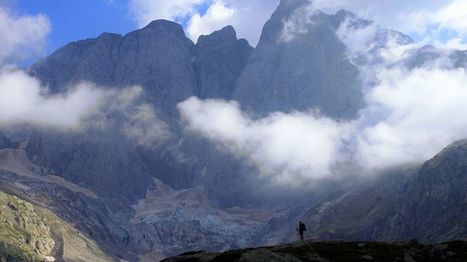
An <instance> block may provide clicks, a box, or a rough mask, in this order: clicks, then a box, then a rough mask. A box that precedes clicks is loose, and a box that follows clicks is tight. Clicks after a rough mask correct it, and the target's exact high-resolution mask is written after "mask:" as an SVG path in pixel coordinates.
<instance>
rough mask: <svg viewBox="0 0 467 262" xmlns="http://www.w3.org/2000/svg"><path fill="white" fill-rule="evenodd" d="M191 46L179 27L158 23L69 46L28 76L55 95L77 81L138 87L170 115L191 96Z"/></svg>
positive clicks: (159, 21) (105, 34) (192, 79)
mask: <svg viewBox="0 0 467 262" xmlns="http://www.w3.org/2000/svg"><path fill="white" fill-rule="evenodd" d="M193 47H194V44H193V43H192V42H191V41H190V40H189V39H188V38H186V37H185V33H184V31H183V29H182V27H181V26H180V25H178V24H176V23H173V22H169V21H165V20H157V21H154V22H152V23H150V24H148V25H147V26H146V27H144V28H142V29H140V30H136V31H134V32H131V33H129V34H127V35H124V36H120V35H116V34H109V33H104V34H102V35H100V36H99V37H97V38H95V39H88V40H83V41H77V42H73V43H70V44H68V45H66V46H65V47H63V48H61V49H59V50H57V51H56V52H55V53H53V54H52V55H50V56H49V57H47V58H45V59H44V60H42V61H40V62H38V63H37V64H35V65H33V66H32V67H31V69H30V72H31V74H32V75H34V76H37V77H38V78H39V79H41V80H42V82H44V83H45V84H48V85H50V87H51V88H52V89H53V90H56V91H59V90H64V89H66V88H67V87H68V85H69V84H74V83H78V82H81V81H90V82H93V83H96V84H98V85H103V86H107V87H123V86H130V85H141V86H143V87H144V89H145V91H146V93H147V96H148V100H149V101H151V102H152V103H153V104H154V105H155V106H156V108H158V110H160V111H162V112H164V113H165V114H167V115H169V116H175V114H176V109H175V105H176V104H177V103H178V102H180V101H182V100H183V99H185V98H186V97H189V96H191V95H194V94H195V75H194V70H193V67H192V65H191V59H192V49H193Z"/></svg>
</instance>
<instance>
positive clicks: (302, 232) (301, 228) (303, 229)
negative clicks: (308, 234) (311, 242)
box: [297, 221, 306, 240]
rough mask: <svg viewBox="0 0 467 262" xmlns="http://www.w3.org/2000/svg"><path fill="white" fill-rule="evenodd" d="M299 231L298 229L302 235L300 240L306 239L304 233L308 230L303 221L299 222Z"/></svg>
mask: <svg viewBox="0 0 467 262" xmlns="http://www.w3.org/2000/svg"><path fill="white" fill-rule="evenodd" d="M297 231H298V234H299V235H300V240H304V237H303V234H304V233H305V231H306V226H305V223H303V222H302V221H300V222H299V223H298V228H297Z"/></svg>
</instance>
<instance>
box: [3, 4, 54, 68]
mask: <svg viewBox="0 0 467 262" xmlns="http://www.w3.org/2000/svg"><path fill="white" fill-rule="evenodd" d="M49 32H50V22H49V19H48V18H47V16H45V15H42V14H39V15H34V16H27V15H16V14H15V13H14V12H13V11H12V10H10V9H8V7H6V6H2V5H0V35H1V36H2V39H1V41H0V64H2V63H5V62H11V61H18V60H22V59H27V58H29V57H30V56H34V55H38V54H40V53H41V52H42V51H43V49H44V47H45V42H46V37H47V35H48V33H49Z"/></svg>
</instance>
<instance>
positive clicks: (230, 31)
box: [198, 25, 237, 43]
mask: <svg viewBox="0 0 467 262" xmlns="http://www.w3.org/2000/svg"><path fill="white" fill-rule="evenodd" d="M206 39H210V40H211V41H236V40H237V32H236V31H235V29H234V27H233V26H231V25H228V26H226V27H224V28H222V29H221V30H217V31H214V32H213V33H211V34H209V35H201V36H200V37H199V38H198V43H200V42H202V41H205V40H206Z"/></svg>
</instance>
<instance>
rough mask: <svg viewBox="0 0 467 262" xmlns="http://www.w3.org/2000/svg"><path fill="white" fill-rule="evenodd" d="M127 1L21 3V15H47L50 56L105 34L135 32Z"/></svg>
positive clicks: (43, 0)
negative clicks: (69, 45)
mask: <svg viewBox="0 0 467 262" xmlns="http://www.w3.org/2000/svg"><path fill="white" fill-rule="evenodd" d="M127 2H128V1H127V0H114V1H113V2H112V3H109V2H108V1H106V0H79V1H69V0H67V1H63V0H40V1H31V0H19V1H18V2H16V3H15V9H16V10H17V11H19V12H20V13H26V14H30V15H32V14H38V13H43V14H45V15H47V16H48V17H49V19H50V21H51V32H50V34H49V37H48V44H47V53H50V52H51V51H53V50H55V49H57V48H58V47H60V46H63V45H65V44H66V43H69V42H71V41H76V40H81V39H86V38H91V37H96V36H98V35H100V34H101V33H102V32H112V33H119V34H124V33H127V32H129V31H132V30H134V29H136V27H137V26H136V24H135V22H134V20H132V18H131V17H130V16H129V14H128V3H127Z"/></svg>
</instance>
